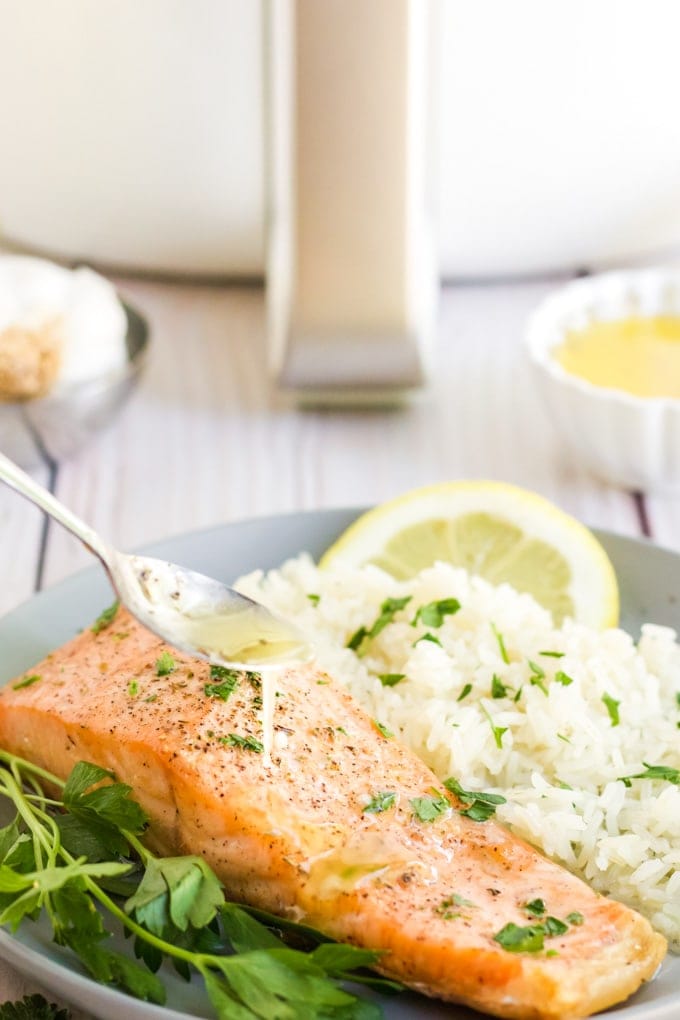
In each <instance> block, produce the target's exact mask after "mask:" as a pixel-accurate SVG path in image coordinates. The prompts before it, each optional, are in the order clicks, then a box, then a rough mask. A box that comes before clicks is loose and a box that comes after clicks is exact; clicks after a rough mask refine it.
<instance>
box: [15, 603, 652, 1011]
mask: <svg viewBox="0 0 680 1020" xmlns="http://www.w3.org/2000/svg"><path fill="white" fill-rule="evenodd" d="M159 662H164V663H165V666H166V668H164V669H160V668H158V663H159ZM31 674H32V675H37V676H39V677H40V679H39V680H38V681H36V682H33V683H31V685H30V686H23V687H18V688H16V689H15V688H14V687H13V685H12V684H9V685H8V686H7V687H5V688H4V690H3V691H2V692H0V745H1V746H2V747H4V748H6V749H7V750H9V751H11V752H12V753H15V754H19V755H22V756H23V757H26V758H28V759H30V760H31V761H34V762H36V763H37V764H39V765H41V766H42V767H44V768H46V769H48V770H50V771H52V772H53V773H55V774H57V775H59V776H62V777H64V778H65V777H66V776H67V775H68V773H69V772H70V770H71V768H72V767H73V765H75V764H76V762H78V761H81V760H87V761H92V762H95V763H97V764H99V765H101V766H103V767H104V768H107V769H111V770H112V771H113V772H114V773H115V775H116V777H117V778H118V779H119V780H120V781H122V782H125V783H129V784H130V785H131V786H132V788H133V790H134V796H135V797H136V799H137V800H138V801H139V802H140V804H141V805H142V807H143V808H144V809H145V811H146V812H147V813H148V815H149V817H150V819H151V823H150V828H149V830H148V833H147V837H146V838H147V840H148V842H149V845H150V846H151V847H152V848H153V849H155V850H157V851H158V852H160V853H163V854H172V853H193V854H200V855H201V856H202V857H203V858H204V859H205V860H206V861H207V862H208V863H209V864H210V866H211V867H212V868H213V869H214V871H215V872H216V874H217V875H218V876H219V877H220V879H221V880H222V882H223V883H224V886H225V890H226V893H227V895H228V896H229V897H230V898H231V899H235V900H241V901H243V902H245V903H249V904H251V905H253V906H256V907H260V908H262V909H265V910H268V911H271V912H273V913H278V914H280V915H284V916H289V917H293V918H295V919H297V920H305V921H306V922H307V923H308V924H311V925H313V926H315V927H317V928H319V929H320V930H321V931H323V932H325V933H326V934H328V935H330V936H332V937H334V938H336V939H339V940H343V941H347V942H351V943H353V944H355V945H360V946H365V947H367V948H371V949H379V950H382V951H383V953H384V955H383V956H382V957H381V962H380V968H379V969H380V970H381V971H382V972H383V973H385V974H386V975H389V976H390V977H394V978H397V979H399V980H401V981H403V982H405V983H406V984H407V985H409V986H410V987H412V988H414V989H416V990H418V991H420V992H422V993H424V994H426V995H430V996H434V997H438V998H441V999H445V1000H449V1001H453V1002H462V1003H465V1004H467V1005H470V1006H472V1007H474V1008H476V1009H479V1010H483V1011H486V1012H488V1013H491V1014H493V1015H496V1016H500V1017H517V1018H522V1020H532V1018H536V1020H553V1018H554V1020H557V1018H561V1020H568V1018H570V1017H574V1018H575V1017H583V1016H585V1015H587V1014H590V1013H593V1012H595V1011H598V1010H601V1009H604V1008H606V1007H607V1006H609V1005H613V1004H614V1003H616V1002H619V1001H621V1000H623V999H625V998H627V997H628V996H629V995H631V994H632V993H633V992H635V991H636V990H637V988H638V987H639V986H640V984H641V983H642V982H643V981H645V980H648V979H650V978H651V977H652V976H653V975H654V973H655V971H656V969H657V967H658V965H659V963H660V962H661V960H662V958H663V956H664V953H665V949H666V944H665V941H664V939H663V938H662V937H661V936H660V935H658V934H656V933H655V932H654V931H653V930H652V928H651V926H650V925H649V923H648V922H647V921H646V920H645V919H644V918H643V917H641V916H640V915H639V914H637V913H636V912H634V911H632V910H630V909H629V908H627V907H625V906H624V905H622V904H620V903H617V902H614V901H612V900H608V899H607V898H605V897H603V896H600V895H598V894H597V893H595V892H593V891H592V890H591V889H590V888H589V887H588V886H586V885H585V884H584V883H583V882H582V881H581V880H580V879H577V878H576V877H575V876H573V875H571V874H569V873H568V872H567V871H565V870H563V869H562V868H560V867H558V866H557V865H555V864H552V863H551V862H550V861H548V860H547V859H546V858H544V857H542V856H541V855H540V854H539V853H538V852H537V851H535V850H534V849H533V848H532V847H530V846H529V845H528V844H526V843H525V842H523V841H522V840H520V839H518V838H516V837H515V836H513V835H511V834H510V833H509V832H507V831H506V830H505V829H503V828H502V827H501V826H499V825H498V824H496V823H495V822H494V821H493V820H489V821H484V822H476V821H473V820H472V819H470V818H468V817H466V816H464V815H462V814H461V813H460V812H459V810H457V808H460V807H461V805H460V804H459V803H458V801H457V800H456V798H455V796H453V795H451V794H450V793H449V792H448V791H447V790H446V789H445V788H444V787H443V786H442V784H441V783H440V782H439V781H438V780H437V778H436V777H435V776H434V774H433V773H432V772H430V770H429V769H428V768H427V767H426V766H425V765H424V764H423V763H422V762H421V761H420V760H419V759H418V758H416V757H415V756H414V755H413V753H412V752H410V751H409V750H408V749H407V748H405V747H403V746H402V745H401V744H399V743H398V741H397V740H395V739H391V738H390V737H387V736H385V735H384V734H383V733H382V732H381V730H380V727H379V726H377V725H376V723H375V722H374V721H373V720H371V719H370V718H369V717H368V716H367V715H366V713H365V712H364V711H363V710H362V709H361V708H359V707H358V706H357V705H356V703H355V702H354V701H353V699H352V698H351V697H350V695H349V694H347V692H346V691H344V690H343V689H342V687H341V686H340V685H338V684H336V683H335V682H334V681H333V680H332V679H331V678H330V677H328V676H327V675H325V674H323V673H321V672H319V671H318V670H317V669H316V668H315V667H314V666H313V665H306V666H303V667H300V668H288V669H284V670H282V671H281V672H280V673H278V674H276V675H275V681H274V683H275V688H276V689H275V692H274V693H275V697H274V712H273V728H274V739H273V747H272V751H271V756H267V755H265V754H264V753H262V751H263V744H262V687H261V682H260V679H259V677H258V676H257V674H252V673H242V674H240V675H239V676H238V677H234V676H231V675H230V678H229V682H228V683H222V684H221V683H220V682H219V679H217V680H216V679H215V678H214V677H212V678H211V671H210V667H209V666H208V665H207V664H206V663H204V662H201V661H198V660H196V659H192V658H190V657H189V656H185V655H180V654H179V653H177V652H175V651H174V650H172V649H170V648H168V646H166V645H164V644H163V642H162V641H160V640H159V639H158V638H156V637H155V636H154V635H152V634H151V633H150V632H148V631H146V630H145V629H144V628H142V627H141V626H140V625H139V624H137V623H136V621H134V620H133V618H132V617H130V616H129V615H128V614H127V613H125V612H124V611H123V610H119V611H118V614H117V615H116V617H115V619H114V620H113V621H112V623H111V624H110V625H109V626H108V627H107V628H106V629H104V630H102V631H101V632H99V633H93V632H92V631H86V632H84V633H82V634H81V635H79V636H78V637H77V638H75V639H74V640H72V641H71V642H69V643H68V644H66V645H65V646H64V647H63V648H61V649H59V650H58V651H56V652H54V653H53V654H52V655H50V656H48V657H47V658H46V659H45V660H44V661H43V662H41V663H40V664H38V665H37V666H35V667H33V668H32V669H31ZM419 798H425V799H429V800H431V801H432V802H437V803H439V804H440V805H441V806H442V809H441V810H440V811H439V813H438V814H436V817H435V818H434V820H433V821H422V820H421V818H419V817H418V812H417V811H416V810H415V809H414V804H413V802H415V803H416V804H418V803H419V800H418V799H419ZM443 798H445V799H446V803H447V804H448V805H449V806H448V807H447V806H446V804H444V802H443ZM537 900H541V901H542V902H543V903H544V905H545V911H546V914H547V915H549V916H551V917H553V918H557V919H561V920H564V919H565V918H567V917H568V916H571V917H572V918H582V922H580V923H573V924H570V925H569V926H568V928H567V931H566V932H565V933H563V934H557V935H555V936H553V937H550V938H547V939H546V941H545V945H544V948H543V950H541V951H538V952H510V951H508V950H507V949H506V948H504V947H503V945H501V944H500V943H499V941H498V940H497V936H498V935H499V933H500V932H502V931H503V930H504V929H506V926H507V925H516V926H518V927H526V926H529V925H531V924H532V922H533V923H535V922H536V918H535V917H533V916H532V915H531V912H530V911H527V904H532V903H534V902H535V901H537Z"/></svg>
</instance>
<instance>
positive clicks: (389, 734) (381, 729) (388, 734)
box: [373, 719, 394, 740]
mask: <svg viewBox="0 0 680 1020" xmlns="http://www.w3.org/2000/svg"><path fill="white" fill-rule="evenodd" d="M373 725H374V726H375V728H376V730H377V731H378V733H381V734H382V735H383V737H387V739H388V740H389V738H390V737H393V736H394V733H393V732H392V730H391V729H389V728H388V727H387V726H385V724H384V723H381V722H378V720H377V719H373Z"/></svg>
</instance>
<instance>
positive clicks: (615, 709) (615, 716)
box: [602, 694, 621, 726]
mask: <svg viewBox="0 0 680 1020" xmlns="http://www.w3.org/2000/svg"><path fill="white" fill-rule="evenodd" d="M602 701H603V702H604V706H605V708H606V709H607V711H608V712H609V718H610V719H611V724H612V726H618V725H619V722H620V720H619V705H620V704H621V702H620V701H617V700H616V698H612V697H611V695H610V694H603V695H602Z"/></svg>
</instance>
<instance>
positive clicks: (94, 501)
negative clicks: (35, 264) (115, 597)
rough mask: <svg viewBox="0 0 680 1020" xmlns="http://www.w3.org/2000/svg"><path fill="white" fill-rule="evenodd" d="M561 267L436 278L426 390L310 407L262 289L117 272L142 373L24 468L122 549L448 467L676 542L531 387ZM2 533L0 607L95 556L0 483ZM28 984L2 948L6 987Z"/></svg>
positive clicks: (371, 492) (427, 476)
mask: <svg viewBox="0 0 680 1020" xmlns="http://www.w3.org/2000/svg"><path fill="white" fill-rule="evenodd" d="M562 282H563V279H562V278H557V277H555V278H553V279H549V280H546V281H542V282H531V283H512V284H484V285H478V286H472V285H466V286H450V287H446V288H444V290H443V291H442V298H441V307H440V318H439V331H438V340H437V346H436V350H435V354H434V361H433V367H434V371H433V373H432V381H431V383H430V386H429V388H428V389H427V390H426V391H424V392H423V394H422V396H421V397H420V398H418V399H417V400H414V401H412V402H411V403H409V404H408V405H406V406H404V407H403V408H402V409H400V410H385V409H382V410H361V411H360V410H337V409H335V410H315V411H310V410H299V409H296V408H295V407H294V406H293V405H292V404H291V403H290V402H288V401H286V400H285V399H283V398H282V397H281V396H280V395H278V394H276V393H274V392H272V390H271V388H270V385H269V382H268V380H267V374H266V368H265V315H264V299H263V293H262V290H261V289H260V288H259V287H256V286H253V287H246V286H239V287H229V288H227V287H223V288H218V287H208V286H205V287H199V286H189V285H180V284H176V285H169V284H158V283H148V282H138V281H135V282H130V281H129V280H125V281H119V286H120V290H121V292H122V293H123V295H124V296H125V297H126V298H127V299H128V300H129V301H130V303H132V304H134V305H135V306H137V307H138V308H139V310H140V311H141V312H142V313H143V314H145V315H146V316H147V317H148V320H149V323H150V327H151V331H152V352H151V356H150V360H149V364H148V367H147V371H146V373H145V375H144V377H143V379H142V382H141V384H140V386H139V388H138V390H137V391H136V393H135V394H134V396H133V397H132V399H131V401H130V402H129V404H128V405H127V406H126V408H125V409H124V411H123V413H122V414H121V415H120V417H119V418H118V420H117V421H116V422H115V424H114V425H113V426H112V427H110V428H109V430H108V431H106V432H104V433H102V434H100V435H98V436H96V437H95V438H93V440H92V442H91V444H90V445H89V446H88V447H87V448H86V449H85V450H83V452H82V453H81V454H80V455H79V456H77V457H76V458H75V459H73V460H71V461H69V462H65V463H60V464H58V465H57V466H56V469H55V470H54V471H52V472H50V471H49V470H47V469H41V470H38V471H36V472H35V476H36V477H37V478H38V479H39V480H41V481H42V482H43V483H44V484H48V485H50V486H51V487H52V489H53V491H54V492H55V493H56V494H57V496H59V498H60V499H62V500H63V501H64V502H65V503H66V504H68V505H69V506H70V507H71V508H72V509H73V510H75V511H76V513H78V514H80V515H81V516H82V517H83V518H84V519H85V520H87V521H89V522H90V523H91V524H92V525H93V526H94V527H95V528H97V529H98V530H100V531H101V533H102V534H103V535H105V536H107V537H108V538H109V539H110V541H111V542H112V543H114V544H115V545H117V546H118V547H120V548H122V549H126V548H127V549H132V548H134V547H137V546H140V545H143V544H144V543H146V542H150V541H153V540H155V539H158V538H163V537H166V536H170V535H173V534H177V533H180V532H184V531H188V530H192V529H197V528H202V527H206V526H209V525H212V524H217V523H220V522H224V521H228V520H236V519H239V518H243V517H250V516H253V515H261V514H270V513H277V512H279V511H287V510H296V509H309V508H320V507H332V506H347V505H361V504H370V503H373V502H376V501H380V500H384V499H387V498H389V497H391V496H394V495H397V494H398V493H400V492H402V491H404V490H406V489H408V488H411V487H414V486H418V485H423V484H427V483H430V482H436V481H440V480H444V479H455V478H497V479H502V480H505V481H511V482H514V483H516V484H519V485H523V486H526V487H528V488H532V489H535V490H536V491H537V492H540V493H542V494H543V495H545V496H547V497H548V498H550V499H552V500H553V501H554V502H556V503H557V504H559V505H560V506H561V507H563V508H564V509H565V510H567V511H569V512H570V513H572V514H574V515H575V516H576V517H578V518H580V519H581V520H583V521H584V522H586V523H587V524H590V525H592V526H596V527H602V528H607V529H609V530H611V531H615V532H619V533H621V534H626V535H633V536H638V535H641V534H648V535H650V536H651V537H652V538H654V539H655V540H656V541H658V542H659V543H661V544H663V545H666V546H668V547H671V548H676V549H680V496H678V497H676V498H672V497H665V498H659V497H651V496H648V495H646V494H644V493H641V494H631V493H627V492H622V491H619V490H616V489H613V488H611V487H609V486H607V485H604V484H603V483H601V482H599V481H597V480H595V479H593V478H592V477H590V476H589V475H588V474H587V473H586V472H585V471H584V470H583V469H582V468H581V467H580V466H579V464H578V463H576V462H574V460H572V459H571V458H570V457H569V455H568V454H567V453H566V452H565V451H564V449H563V448H562V446H561V444H560V442H559V439H558V437H557V435H556V433H555V432H554V431H553V429H552V427H551V424H550V422H549V420H548V418H547V416H546V412H545V408H544V406H543V404H542V401H541V399H540V395H538V394H536V393H535V392H534V389H533V386H532V381H531V376H530V372H529V370H528V365H527V362H526V360H525V357H524V353H523V350H522V346H521V339H522V335H523V331H524V325H525V321H526V318H527V315H528V313H529V312H530V310H531V309H532V308H533V306H534V305H535V304H536V303H537V302H538V301H539V300H540V299H541V298H542V297H543V295H544V294H546V293H547V292H548V291H550V290H551V289H553V288H554V287H555V286H557V285H559V284H560V283H562ZM0 536H1V546H0V548H1V550H2V554H1V555H2V560H1V565H2V580H3V583H2V585H0V615H2V614H4V613H5V612H7V611H9V610H10V609H12V607H13V606H15V605H18V604H19V603H20V602H22V601H23V600H24V599H27V598H29V597H30V596H31V595H32V594H33V593H34V592H35V591H36V590H37V589H39V588H40V587H45V586H49V585H52V584H54V583H55V582H57V581H59V580H60V579H61V578H63V577H64V576H66V575H68V574H70V573H72V572H74V571H76V570H78V569H80V568H81V567H83V566H86V565H90V563H91V558H90V557H88V555H87V554H86V553H85V552H84V550H83V549H82V547H81V546H80V545H79V543H77V542H76V541H75V540H74V539H72V538H71V537H70V536H69V535H67V534H66V533H65V532H63V531H62V530H61V529H60V528H58V527H57V526H56V525H52V524H50V525H45V522H44V521H43V520H42V519H41V515H40V513H38V512H37V511H35V510H33V508H32V507H30V506H29V505H28V504H26V503H25V502H24V501H23V500H22V499H20V498H19V497H18V496H16V495H14V494H13V493H11V492H10V491H9V490H6V489H4V488H2V487H1V486H0ZM0 652H1V650H0ZM27 990H31V991H32V990H33V988H32V987H30V988H29V987H28V985H27V983H26V982H24V981H23V980H22V979H20V978H19V977H17V976H16V975H14V974H13V973H11V972H10V971H9V969H7V968H5V967H4V965H2V964H1V963H0V1001H4V1000H6V999H13V998H17V997H19V996H21V995H23V994H25V992H26V991H27ZM50 998H52V999H53V998H54V996H51V997H50ZM73 1016H74V1020H82V1018H83V1017H84V1014H82V1013H78V1012H77V1011H74V1013H73Z"/></svg>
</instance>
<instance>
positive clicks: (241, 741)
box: [217, 733, 264, 754]
mask: <svg viewBox="0 0 680 1020" xmlns="http://www.w3.org/2000/svg"><path fill="white" fill-rule="evenodd" d="M217 742H218V744H224V745H225V746H226V747H240V748H241V749H242V750H244V751H255V752H256V753H257V754H262V752H263V751H264V744H262V743H261V742H260V741H259V740H256V739H255V737H251V736H247V737H242V736H240V734H238V733H228V734H227V736H226V737H218V738H217Z"/></svg>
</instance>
